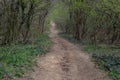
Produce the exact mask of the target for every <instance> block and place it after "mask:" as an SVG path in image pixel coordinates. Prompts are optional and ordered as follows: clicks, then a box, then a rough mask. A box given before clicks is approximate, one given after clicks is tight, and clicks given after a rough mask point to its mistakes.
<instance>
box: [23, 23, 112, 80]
mask: <svg viewBox="0 0 120 80" xmlns="http://www.w3.org/2000/svg"><path fill="white" fill-rule="evenodd" d="M50 38H51V39H52V41H53V46H52V47H51V50H50V52H48V53H47V54H46V55H44V56H42V57H39V58H37V66H36V67H35V69H34V72H31V73H30V77H31V78H32V79H33V80H110V79H109V78H108V76H107V74H105V73H104V72H103V71H101V70H99V69H98V68H97V67H96V65H95V63H94V62H93V61H92V60H91V57H90V56H89V55H88V54H86V53H84V52H83V51H82V50H81V49H80V47H78V46H76V45H75V44H73V43H70V42H69V41H67V40H65V39H63V38H61V37H59V36H58V31H57V29H56V27H55V24H54V23H52V26H51V34H50ZM21 80H31V79H28V78H26V77H25V78H22V79H21Z"/></svg>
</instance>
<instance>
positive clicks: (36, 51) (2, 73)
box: [0, 34, 51, 80]
mask: <svg viewBox="0 0 120 80" xmlns="http://www.w3.org/2000/svg"><path fill="white" fill-rule="evenodd" d="M50 45H51V41H50V38H49V37H48V34H42V35H39V36H38V38H37V39H36V40H35V41H34V43H32V44H26V45H24V44H18V45H11V46H5V47H1V48H0V80H1V79H5V80H6V78H8V79H7V80H13V79H14V78H15V77H22V75H24V73H25V72H27V71H28V70H32V67H33V65H34V64H36V61H35V56H38V55H42V54H45V53H46V51H48V49H49V47H50Z"/></svg>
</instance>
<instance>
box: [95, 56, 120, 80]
mask: <svg viewBox="0 0 120 80" xmlns="http://www.w3.org/2000/svg"><path fill="white" fill-rule="evenodd" d="M93 57H94V58H95V59H96V60H97V62H98V64H99V65H101V66H102V67H103V68H104V69H105V70H107V71H109V73H110V76H111V77H112V78H113V79H115V80H120V56H114V55H108V56H107V55H96V54H94V55H93ZM101 63H102V64H101Z"/></svg>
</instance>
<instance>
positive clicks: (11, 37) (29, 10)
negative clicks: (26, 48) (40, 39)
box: [0, 0, 50, 45]
mask: <svg viewBox="0 0 120 80" xmlns="http://www.w3.org/2000/svg"><path fill="white" fill-rule="evenodd" d="M49 4H50V0H0V45H6V44H10V43H12V42H14V43H15V42H22V43H26V42H27V41H28V40H29V36H30V35H31V32H32V31H31V29H34V28H35V27H36V28H37V29H36V30H40V32H41V33H43V31H44V22H45V17H46V15H47V13H48V6H49ZM33 23H35V24H36V25H32V24H33Z"/></svg>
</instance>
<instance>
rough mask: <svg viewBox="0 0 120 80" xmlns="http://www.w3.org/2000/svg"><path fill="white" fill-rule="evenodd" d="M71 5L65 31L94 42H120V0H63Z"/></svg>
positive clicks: (77, 37)
mask: <svg viewBox="0 0 120 80" xmlns="http://www.w3.org/2000/svg"><path fill="white" fill-rule="evenodd" d="M62 1H63V2H64V3H65V4H66V5H67V6H68V7H69V18H70V20H69V21H67V25H66V26H65V28H64V32H66V33H68V34H71V35H73V36H74V37H75V38H76V39H78V40H81V41H87V42H92V43H106V44H120V1H119V0H62Z"/></svg>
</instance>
